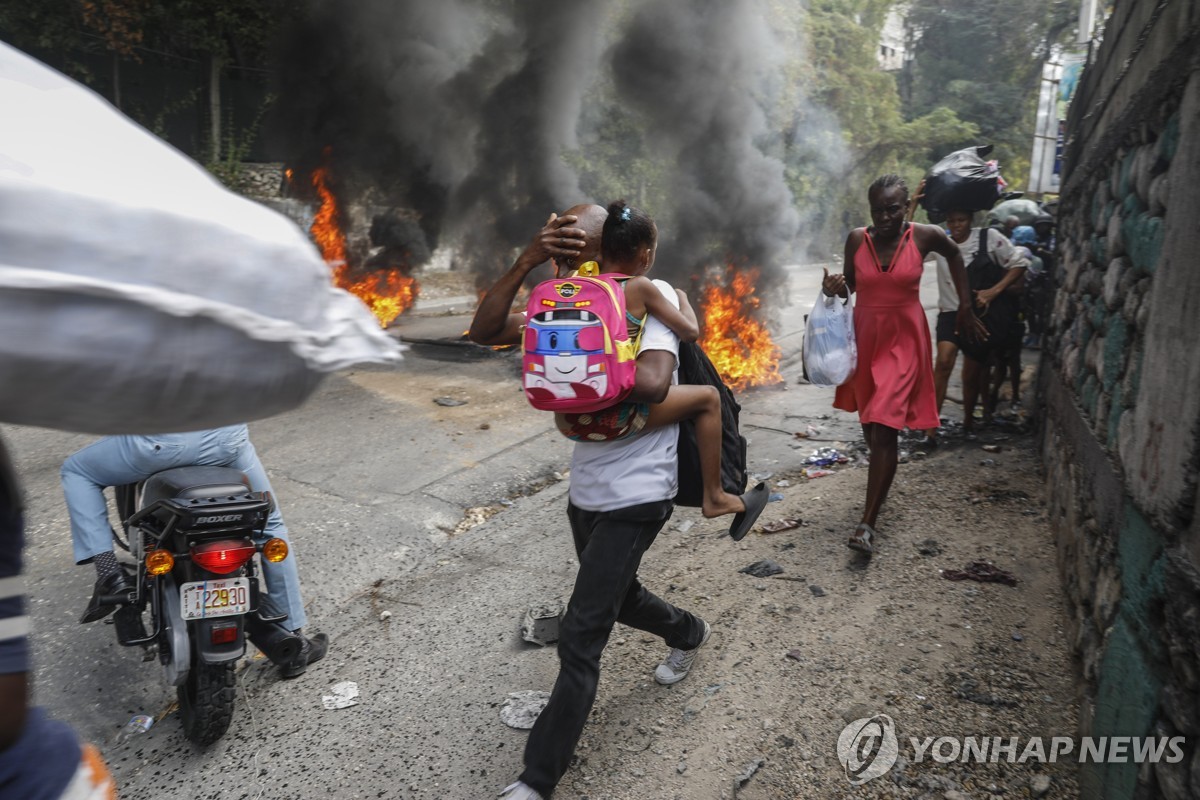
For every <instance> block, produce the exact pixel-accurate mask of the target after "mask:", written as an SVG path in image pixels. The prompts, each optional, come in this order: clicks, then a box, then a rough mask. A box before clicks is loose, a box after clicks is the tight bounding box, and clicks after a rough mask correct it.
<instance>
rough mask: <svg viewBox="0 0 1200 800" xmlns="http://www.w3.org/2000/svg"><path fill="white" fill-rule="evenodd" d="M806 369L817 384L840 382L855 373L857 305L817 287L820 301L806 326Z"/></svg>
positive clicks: (834, 384) (856, 363) (803, 352)
mask: <svg viewBox="0 0 1200 800" xmlns="http://www.w3.org/2000/svg"><path fill="white" fill-rule="evenodd" d="M801 355H802V356H803V358H804V369H805V371H806V372H807V373H808V380H809V381H810V382H811V383H813V384H814V385H816V386H841V385H842V384H843V383H845V382H846V381H848V380H850V379H851V378H852V377H854V370H855V368H856V367H857V366H858V347H857V345H856V344H855V341H854V306H853V304H852V301H850V300H847V301H846V302H845V303H843V302H842V299H841V298H840V297H826V296H825V292H824V291H823V290H818V291H817V302H816V303H814V304H813V310H812V313H810V314H809V315H808V324H807V325H806V326H805V329H804V347H803V350H802V353H801Z"/></svg>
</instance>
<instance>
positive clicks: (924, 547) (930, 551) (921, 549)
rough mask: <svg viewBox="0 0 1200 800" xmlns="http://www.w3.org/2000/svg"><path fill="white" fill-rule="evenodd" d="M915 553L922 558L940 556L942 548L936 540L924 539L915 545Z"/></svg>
mask: <svg viewBox="0 0 1200 800" xmlns="http://www.w3.org/2000/svg"><path fill="white" fill-rule="evenodd" d="M917 552H918V553H920V554H921V555H923V556H940V555H941V554H942V546H941V545H940V544H938V542H937V539H926V540H925V541H923V542H921V543H920V544H919V545H917Z"/></svg>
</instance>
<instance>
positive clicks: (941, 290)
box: [933, 228, 1029, 311]
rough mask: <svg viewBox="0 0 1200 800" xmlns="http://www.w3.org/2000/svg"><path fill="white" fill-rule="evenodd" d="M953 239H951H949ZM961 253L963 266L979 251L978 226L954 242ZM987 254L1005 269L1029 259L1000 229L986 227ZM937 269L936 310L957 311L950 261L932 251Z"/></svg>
mask: <svg viewBox="0 0 1200 800" xmlns="http://www.w3.org/2000/svg"><path fill="white" fill-rule="evenodd" d="M951 241H953V239H952V240H951ZM954 243H955V244H957V245H958V251H959V252H960V253H962V257H963V266H964V267H965V266H967V265H969V264H970V263H971V262H972V261H973V260H974V259H975V255H976V253H978V252H979V228H971V235H970V236H968V237H967V240H966V241H965V242H954ZM987 246H988V255H990V256H991V257H992V260H993V261H995V262H996V263H997V264H999V265H1000V266H1002V267H1004V268H1005V269H1017V268H1024V267H1028V266H1029V259H1027V258H1025V257H1024V256H1023V255H1022V254H1021V253H1019V252H1018V251H1017V248H1016V247H1014V246H1013V244H1012V242H1010V241H1009V240H1008V238H1007V237H1005V235H1004V234H1002V233H1000V231H998V230H995V229H994V228H988V229H987ZM933 257H934V258H935V259H936V260H937V270H938V311H958V290H957V289H955V288H954V279H953V278H951V277H950V262H948V261H946V259H944V258H942V256H941V255H940V254H939V253H934V254H933Z"/></svg>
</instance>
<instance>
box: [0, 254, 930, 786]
mask: <svg viewBox="0 0 1200 800" xmlns="http://www.w3.org/2000/svg"><path fill="white" fill-rule="evenodd" d="M790 272H791V283H790V298H789V299H790V300H791V304H790V305H788V306H782V307H781V306H780V304H776V307H777V308H778V309H779V310H778V312H777V319H776V321H775V326H774V331H775V333H776V338H777V341H778V343H779V344H780V346H781V347H782V349H783V359H782V372H783V375H784V377H785V379H786V381H787V382H786V384H784V386H782V387H780V388H776V389H766V390H759V391H753V392H748V393H746V395H745V396H744V397H743V404H744V410H743V417H742V419H743V426H744V429H745V433H746V434H747V435H748V437H749V438H750V439H751V448H750V453H751V469H752V470H755V471H760V472H767V471H770V470H771V469H772V464H773V463H777V462H778V461H779V460H780V459H784V458H791V459H794V458H795V450H794V449H793V448H794V447H798V446H800V445H799V443H797V442H795V440H794V439H793V437H792V436H791V432H792V431H797V430H804V429H805V426H806V425H807V424H815V425H818V426H820V427H821V428H822V430H823V433H822V434H821V435H822V437H823V438H827V439H831V440H837V439H842V440H846V439H847V438H855V437H856V436H857V431H858V426H857V422H856V420H855V418H853V417H852V416H851V415H847V414H840V413H837V412H833V411H832V409H831V408H830V407H829V403H830V401H831V397H832V390H831V389H818V388H815V387H811V386H808V385H800V384H798V383H797V380H798V377H799V375H800V362H799V347H800V343H801V338H802V337H801V334H802V331H803V316H804V314H805V313H807V310H808V308H809V307H810V306H811V303H812V300H813V299H814V298H815V294H816V291H817V287H818V285H819V281H820V277H821V270H820V266H819V265H818V266H808V267H794V268H791V270H790ZM922 295H923V300H924V301H925V304H926V307H927V309H929V310H930V311H931V313H932V312H934V311H936V307H935V303H936V282H935V276H934V271H933V269H932V265H930V268H929V269H927V271H926V279H925V281H924V285H923V292H922ZM454 305H455V304H454V303H447V302H445V301H443V302H442V303H440V304H439V305H437V306H433V307H425V308H424V309H418V313H416V314H415V315H413V316H412V317H410V318H408V319H407V320H406V321H405V322H404V323H402V324H401V325H400V326H399V328H398V329H397V332H398V334H399V335H400V336H401V337H402V338H405V339H408V340H410V341H411V340H416V341H418V342H420V343H418V344H415V345H414V347H413V349H412V350H411V351H410V352H409V353H408V354H407V356H408V357H407V360H406V361H405V362H404V364H402V365H400V366H399V367H397V368H395V369H391V368H389V369H375V368H367V369H359V370H353V371H348V372H344V373H341V374H338V375H335V376H332V377H330V378H329V379H328V380H327V381H326V382H325V384H324V385H323V387H322V388H321V389H320V390H319V391H318V392H317V393H316V395H315V396H314V397H313V398H312V399H311V400H310V401H309V402H308V403H307V404H306V405H305V406H304V407H303V408H300V409H298V410H296V411H294V412H292V413H289V414H285V415H281V416H278V417H275V418H272V419H269V420H262V421H259V422H255V423H253V424H251V426H250V430H251V435H252V438H253V441H254V443H255V445H256V447H257V448H258V450H259V453H260V455H261V457H262V460H263V462H264V464H265V465H266V467H267V469H268V471H269V473H270V476H271V480H272V482H273V483H274V488H275V490H276V494H277V496H278V498H279V500H280V502H281V505H282V508H283V511H284V516H285V519H286V520H287V522H288V525H289V527H290V529H291V533H292V537H293V540H294V545H295V551H296V553H297V555H298V558H299V566H300V572H301V576H302V580H303V584H304V590H305V599H306V605H307V607H308V609H309V614H310V617H311V620H312V627H313V628H319V629H322V630H325V631H327V632H328V633H329V634H330V635H331V637H332V639H333V648H332V650H331V652H330V655H329V656H328V658H326V659H325V661H323V662H322V663H320V664H318V665H314V667H313V668H312V669H310V670H309V672H308V673H307V674H306V675H304V676H303V677H301V678H299V679H297V680H294V681H288V682H282V681H279V680H278V679H277V678H276V675H275V671H274V670H273V669H272V668H270V666H269V664H268V663H267V662H266V661H265V660H263V659H253V660H250V661H248V662H247V663H246V666H245V669H243V670H242V671H241V672H240V673H239V702H238V708H237V712H236V715H235V719H234V722H233V725H232V727H231V729H230V731H229V733H228V734H227V736H226V737H225V738H224V739H223V740H222V741H220V742H218V743H217V744H216V745H214V746H212V747H210V748H207V749H205V750H200V749H197V748H195V747H193V746H191V745H190V744H189V743H187V742H186V741H185V740H184V739H183V737H182V735H181V731H180V725H179V722H178V719H177V716H176V715H175V714H173V713H168V709H169V708H170V706H171V703H172V701H173V700H174V691H173V690H171V689H170V688H169V687H168V686H167V685H166V683H165V681H164V680H163V678H162V674H161V668H160V667H159V666H158V665H157V664H156V663H143V662H142V660H141V657H140V651H138V650H136V649H131V648H122V647H120V646H118V645H117V644H116V641H115V637H114V635H113V630H112V627H111V626H110V625H108V624H104V623H97V624H92V625H87V626H83V625H80V624H79V623H78V618H79V615H80V613H81V612H82V609H83V607H84V605H85V603H86V601H87V598H88V596H89V594H90V591H91V586H92V581H93V579H94V576H93V574H92V569H91V567H76V566H74V565H73V564H72V559H71V551H70V544H69V526H68V523H67V516H66V511H65V509H64V506H63V502H62V494H61V489H60V486H59V482H58V469H59V466H60V465H61V463H62V461H63V459H64V458H65V457H66V456H67V455H68V454H69V453H71V452H72V451H74V450H75V449H77V448H79V447H81V446H83V445H85V444H87V443H88V442H89V441H91V437H88V436H83V435H76V434H69V433H62V432H57V431H49V430H40V429H28V428H17V427H12V426H4V427H3V431H2V432H3V435H4V436H5V438H6V439H7V440H8V441H9V443H10V445H11V447H12V449H13V451H14V453H15V455H16V458H17V462H18V468H19V470H20V473H21V476H22V479H23V481H24V484H25V488H26V491H27V495H28V502H29V508H28V549H27V553H26V556H27V561H28V565H27V571H28V573H29V590H30V596H31V605H32V616H33V620H34V626H35V635H34V647H35V653H36V676H35V693H36V701H37V702H38V703H40V704H42V705H44V706H46V707H48V708H49V710H50V711H51V712H52V713H53V714H54V715H56V716H58V717H60V718H62V719H65V720H67V721H69V722H70V723H72V724H73V725H75V726H76V728H77V729H78V730H79V731H80V733H81V734H82V735H83V736H84V737H85V738H87V739H89V740H91V741H93V742H96V743H97V744H99V745H100V746H101V747H102V749H103V750H104V752H105V755H106V756H107V758H108V760H109V761H110V763H111V765H112V767H113V769H114V772H115V775H116V776H117V778H118V780H119V782H120V785H121V797H123V798H189V797H205V798H231V799H232V798H243V797H245V798H256V797H272V798H358V797H405V798H407V797H414V798H415V797H438V798H469V797H486V796H494V793H495V792H496V791H497V790H498V789H499V788H501V787H502V786H504V785H505V783H506V782H507V781H508V779H509V778H510V777H511V776H512V775H515V774H516V771H517V768H518V765H519V762H520V749H521V746H522V744H523V741H524V734H523V733H521V732H518V731H514V730H510V729H508V728H505V727H504V726H503V725H501V724H500V723H499V721H498V718H497V707H498V705H499V704H500V703H501V701H503V699H504V697H505V695H506V694H507V693H508V692H510V691H514V690H518V689H524V688H548V687H549V685H550V682H551V681H552V679H553V675H554V671H555V669H556V659H555V654H554V651H553V648H548V649H546V650H540V649H531V646H529V645H525V644H524V643H522V642H521V641H520V640H519V637H518V627H519V623H520V619H521V616H522V615H523V613H524V611H525V609H527V608H528V607H529V606H530V605H532V604H534V603H536V602H538V601H539V600H541V599H553V598H555V597H562V595H563V593H564V587H569V582H570V577H571V575H572V570H573V568H574V562H573V555H574V554H573V552H572V550H571V548H570V544H569V536H568V535H567V532H566V526H565V514H564V509H565V503H566V500H565V492H566V482H565V481H563V480H562V477H563V474H564V472H565V470H566V468H567V465H568V461H569V443H568V442H567V441H566V440H565V439H563V438H562V437H560V436H559V435H558V434H557V433H556V432H554V431H552V430H551V423H550V419H549V417H548V415H546V414H543V413H540V412H536V411H534V410H532V409H530V408H529V407H528V405H527V404H526V403H525V401H524V399H523V397H522V395H521V393H520V390H519V386H518V382H517V380H516V377H517V374H518V372H519V369H518V366H517V365H518V364H519V360H518V359H517V358H516V356H514V355H513V354H492V353H490V352H485V351H482V350H481V349H475V348H467V347H462V346H458V345H455V344H453V343H443V344H437V343H433V342H436V341H437V340H439V339H447V338H453V337H455V336H457V335H458V334H460V333H461V332H462V331H463V330H465V328H466V323H467V320H468V319H469V317H467V316H464V315H463V314H462V313H461V311H460V312H459V313H455V309H454V308H453V306H454ZM439 397H452V398H455V399H459V400H465V401H466V403H465V404H464V405H459V406H453V407H444V406H440V405H438V404H436V403H435V402H434V400H435V398H439ZM831 414H833V415H835V417H836V418H835V419H822V417H825V416H827V415H831ZM812 446H813V445H804V447H805V448H810V447H812ZM482 519H487V521H486V522H484V523H483V524H478V525H475V526H474V527H472V524H471V523H472V522H477V521H479V520H482ZM385 611H387V612H390V617H389V618H387V619H381V614H382V612H385ZM384 616H385V617H387V616H388V615H384ZM344 680H352V681H356V682H357V683H358V685H359V688H360V691H361V692H362V697H361V703H360V704H359V705H358V706H355V707H353V708H349V709H345V710H340V711H328V710H325V709H324V708H323V707H322V705H321V696H322V695H323V694H325V693H327V692H328V691H329V687H330V686H331V685H332V684H334V683H337V682H339V681H344ZM138 713H146V714H153V715H155V716H160V717H161V719H160V720H159V722H158V723H157V724H156V725H155V726H154V727H153V728H152V729H151V730H150V731H149V732H148V733H146V734H144V735H142V736H140V737H137V738H135V739H134V740H133V741H131V742H129V743H127V744H117V743H116V742H115V741H114V736H115V734H116V733H117V732H118V730H119V729H120V728H121V727H122V725H124V724H125V722H126V721H127V720H128V719H129V717H130V716H131V715H133V714H138Z"/></svg>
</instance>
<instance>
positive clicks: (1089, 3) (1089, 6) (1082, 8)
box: [1075, 0, 1096, 45]
mask: <svg viewBox="0 0 1200 800" xmlns="http://www.w3.org/2000/svg"><path fill="white" fill-rule="evenodd" d="M1095 27H1096V0H1079V31H1078V32H1077V33H1076V35H1075V44H1083V45H1086V44H1087V43H1088V42H1090V41H1091V40H1092V31H1093V30H1094V29H1095Z"/></svg>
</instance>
